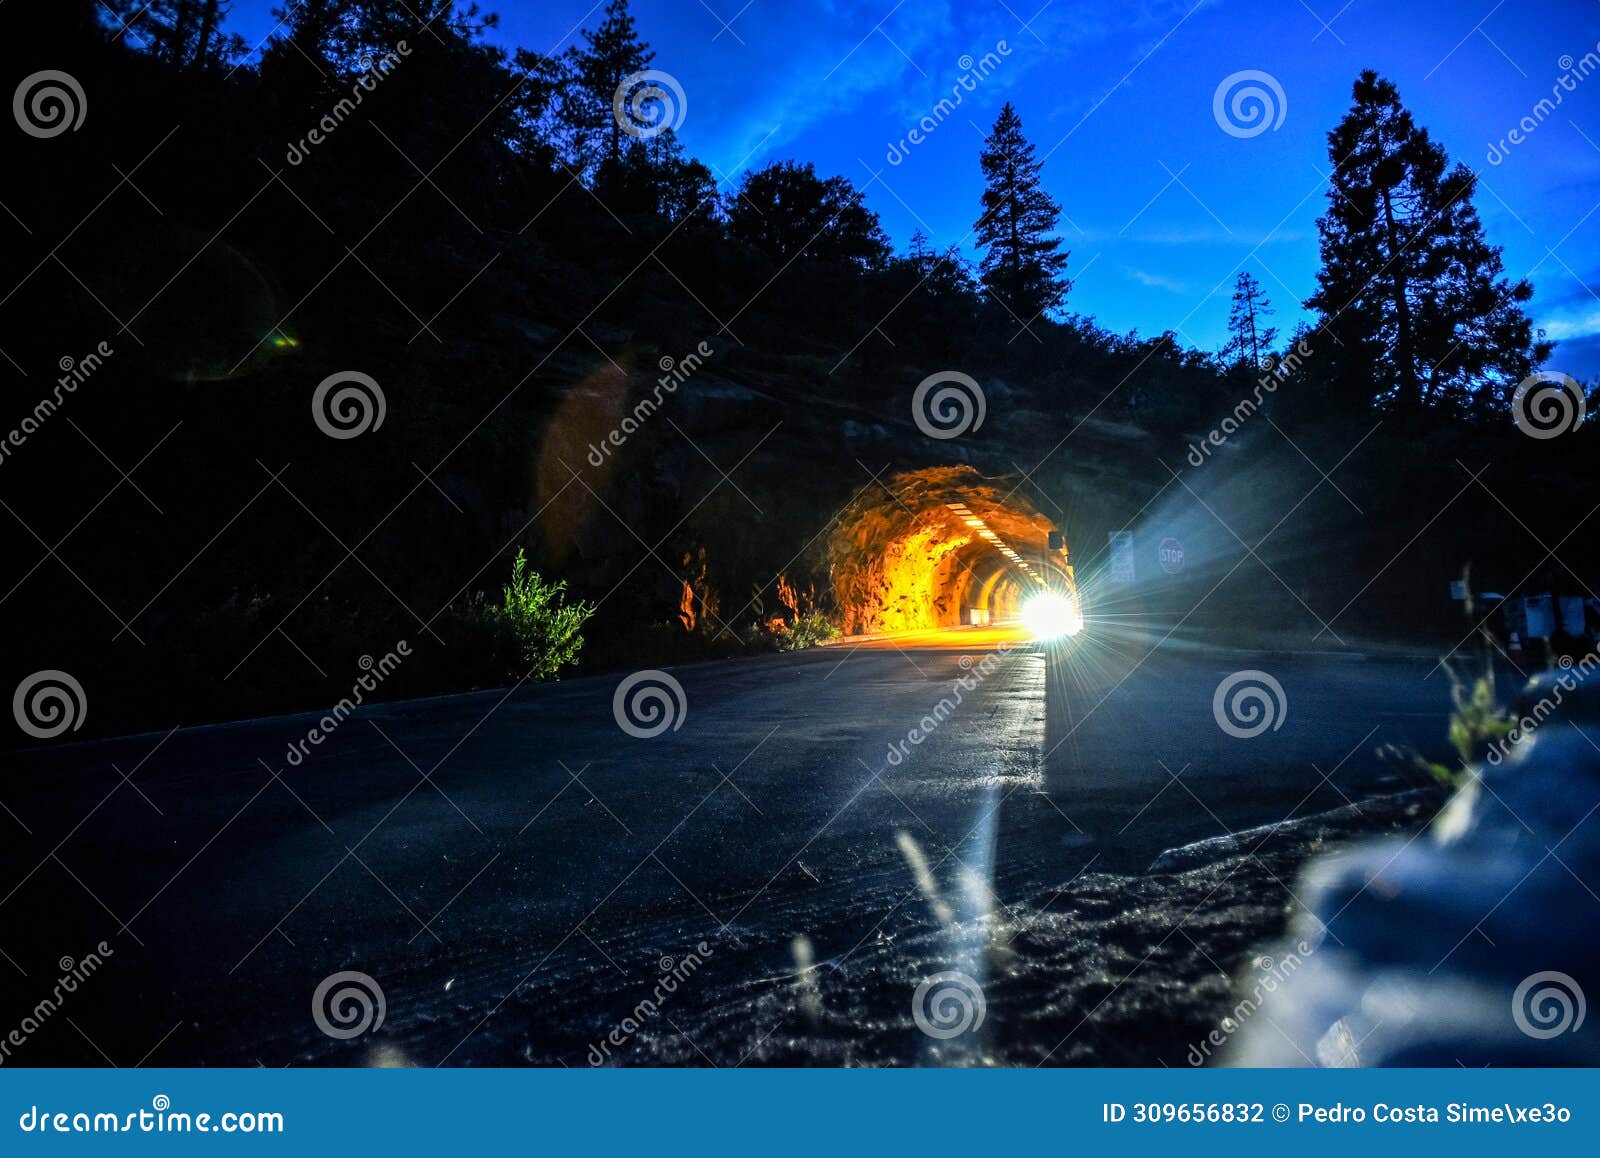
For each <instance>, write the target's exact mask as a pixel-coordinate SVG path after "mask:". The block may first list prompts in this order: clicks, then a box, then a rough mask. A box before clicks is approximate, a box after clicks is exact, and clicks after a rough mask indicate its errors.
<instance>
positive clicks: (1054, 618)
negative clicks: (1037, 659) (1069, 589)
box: [1022, 591, 1083, 639]
mask: <svg viewBox="0 0 1600 1158" xmlns="http://www.w3.org/2000/svg"><path fill="white" fill-rule="evenodd" d="M1022 622H1023V625H1024V626H1025V627H1027V629H1028V630H1029V631H1030V632H1032V633H1033V635H1034V637H1035V638H1037V639H1059V638H1060V637H1061V636H1063V635H1077V634H1078V632H1080V631H1082V630H1083V616H1082V614H1080V613H1079V611H1078V608H1077V605H1076V604H1075V603H1074V602H1073V601H1072V600H1070V599H1065V598H1063V597H1061V596H1060V595H1055V594H1052V593H1051V592H1048V591H1047V592H1044V593H1043V594H1041V595H1035V596H1034V597H1033V598H1032V599H1029V600H1028V601H1027V602H1026V603H1024V604H1023V605H1022Z"/></svg>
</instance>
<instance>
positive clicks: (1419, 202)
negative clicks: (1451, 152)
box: [1306, 70, 1552, 412]
mask: <svg viewBox="0 0 1600 1158" xmlns="http://www.w3.org/2000/svg"><path fill="white" fill-rule="evenodd" d="M1354 96H1355V103H1354V104H1353V106H1352V107H1351V109H1350V111H1349V113H1347V114H1346V115H1345V118H1344V119H1343V120H1342V121H1340V122H1339V124H1338V126H1337V127H1335V128H1334V130H1333V131H1332V132H1331V133H1329V134H1328V155H1329V159H1330V160H1331V161H1332V163H1333V175H1332V187H1331V188H1330V189H1329V191H1328V209H1327V212H1326V213H1325V214H1324V215H1323V216H1322V217H1321V218H1320V219H1319V220H1318V222H1317V227H1318V229H1319V231H1320V233H1321V247H1322V269H1321V271H1320V272H1319V273H1318V274H1317V283H1318V288H1317V292H1316V293H1315V294H1314V295H1312V297H1311V298H1309V299H1308V300H1307V302H1306V307H1307V308H1308V309H1312V310H1316V311H1318V312H1319V313H1320V314H1321V326H1320V327H1319V329H1320V330H1322V331H1324V332H1326V333H1327V334H1328V335H1330V336H1331V337H1332V338H1333V339H1335V340H1334V341H1333V342H1320V343H1319V347H1320V350H1321V353H1320V354H1319V358H1320V357H1321V356H1322V355H1324V354H1325V355H1326V356H1327V358H1328V361H1329V364H1330V366H1329V368H1330V376H1331V377H1332V379H1333V382H1334V385H1335V388H1336V389H1337V390H1338V392H1339V393H1340V394H1341V395H1342V396H1343V398H1344V400H1345V401H1346V403H1347V404H1367V403H1371V402H1373V401H1375V400H1376V401H1379V402H1382V403H1384V404H1386V405H1390V406H1393V407H1395V408H1398V409H1402V410H1415V409H1418V408H1421V407H1423V406H1439V407H1450V408H1452V409H1455V410H1457V411H1461V412H1465V411H1468V410H1479V411H1481V410H1486V409H1488V408H1490V407H1492V406H1493V405H1495V404H1497V403H1499V402H1501V401H1503V400H1504V397H1505V395H1506V394H1507V392H1508V390H1509V389H1510V388H1512V387H1514V386H1515V384H1516V383H1517V382H1518V381H1519V380H1521V379H1522V378H1524V377H1526V376H1527V375H1528V374H1529V373H1530V372H1531V371H1532V370H1533V368H1534V367H1535V366H1537V365H1538V363H1539V362H1541V361H1542V360H1543V359H1544V358H1545V357H1547V356H1548V354H1549V352H1550V350H1551V348H1552V347H1551V343H1549V342H1546V341H1544V340H1543V339H1542V335H1541V334H1535V333H1534V331H1533V327H1532V324H1531V323H1530V322H1529V320H1528V317H1527V315H1526V314H1525V313H1524V312H1523V310H1522V308H1521V306H1522V303H1524V302H1526V301H1528V300H1529V299H1530V298H1531V297H1532V296H1533V287H1532V286H1530V285H1529V284H1528V282H1527V281H1526V280H1523V281H1518V282H1514V283H1513V282H1510V281H1508V280H1507V279H1506V278H1505V277H1504V272H1505V270H1504V266H1503V265H1502V263H1501V260H1500V249H1499V248H1498V247H1497V246H1492V245H1490V244H1489V243H1488V241H1487V240H1486V239H1485V238H1484V235H1483V226H1482V223H1481V222H1480V221H1479V219H1478V214H1477V211H1476V209H1474V208H1473V204H1472V197H1473V193H1474V192H1475V190H1476V187H1477V179H1476V177H1475V175H1474V174H1473V172H1472V171H1471V170H1470V169H1468V168H1467V167H1466V166H1465V165H1456V166H1455V167H1454V168H1451V167H1450V165H1449V159H1448V157H1447V156H1446V155H1445V151H1444V149H1443V148H1442V147H1441V146H1440V145H1438V144H1437V143H1435V142H1434V141H1433V140H1432V138H1430V137H1429V135H1428V131H1427V130H1426V129H1424V128H1421V127H1419V126H1418V125H1417V124H1416V123H1415V121H1414V120H1413V119H1412V116H1411V114H1410V112H1408V111H1407V110H1406V109H1405V107H1404V106H1403V105H1402V104H1401V103H1400V95H1399V93H1398V91H1396V89H1395V86H1394V85H1393V84H1392V83H1391V82H1389V81H1387V80H1385V79H1383V78H1382V77H1380V76H1378V74H1377V73H1375V72H1372V71H1371V70H1368V71H1366V72H1363V73H1362V74H1361V76H1360V77H1359V78H1358V79H1357V80H1356V83H1355V90H1354Z"/></svg>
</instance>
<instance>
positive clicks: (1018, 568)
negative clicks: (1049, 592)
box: [827, 466, 1064, 635]
mask: <svg viewBox="0 0 1600 1158" xmlns="http://www.w3.org/2000/svg"><path fill="white" fill-rule="evenodd" d="M1020 482H1021V480H1020V479H1008V478H987V477H985V476H984V475H982V474H980V473H979V472H978V471H977V470H975V469H973V468H972V467H965V466H960V467H927V468H924V469H921V470H913V471H905V472H902V473H900V474H896V475H894V476H892V477H890V478H887V479H885V480H884V481H883V483H882V485H877V484H874V485H871V486H868V487H865V488H863V489H862V490H861V491H860V492H859V493H857V495H856V496H855V497H854V498H853V499H852V500H851V501H850V503H849V504H848V505H847V506H846V507H845V509H844V510H843V511H842V512H841V513H840V515H839V517H838V519H837V520H836V523H835V526H834V529H833V532H832V533H831V535H830V536H829V539H828V544H827V556H828V567H829V572H830V576H831V579H832V587H833V596H834V601H835V606H836V609H837V612H838V615H839V620H840V627H841V628H842V629H843V630H844V632H845V633H846V634H847V635H860V634H866V633H869V632H895V631H921V630H927V629H931V628H940V627H955V626H958V625H960V624H963V623H972V622H978V623H982V622H986V621H992V622H996V623H998V622H1001V621H1003V620H1006V619H1010V618H1014V617H1015V616H1016V614H1017V612H1018V610H1019V608H1020V606H1021V603H1022V601H1023V600H1024V599H1025V598H1026V597H1027V596H1028V595H1030V594H1032V593H1034V592H1037V591H1039V590H1040V589H1041V588H1043V587H1044V586H1045V585H1046V584H1047V583H1053V582H1054V581H1055V580H1056V578H1057V576H1056V574H1055V572H1056V570H1057V569H1058V568H1060V567H1062V566H1063V562H1064V561H1063V559H1062V557H1061V554H1060V553H1059V552H1053V551H1048V550H1047V549H1046V545H1047V542H1048V539H1049V534H1050V531H1051V530H1052V529H1053V523H1052V521H1051V520H1050V519H1048V518H1046V517H1045V516H1044V515H1043V514H1041V513H1040V512H1039V510H1038V509H1037V508H1036V507H1034V506H1033V504H1032V503H1031V502H1029V501H1028V500H1027V499H1026V498H1024V497H1023V496H1022V495H1021V493H1020V492H1019V491H1018V490H1017V489H1016V488H1017V485H1018V484H1020Z"/></svg>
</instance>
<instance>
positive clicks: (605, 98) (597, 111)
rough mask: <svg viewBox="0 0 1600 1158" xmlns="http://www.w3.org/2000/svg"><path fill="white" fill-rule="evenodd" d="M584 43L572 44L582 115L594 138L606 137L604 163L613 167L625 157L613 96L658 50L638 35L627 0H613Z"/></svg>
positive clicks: (585, 33) (587, 33)
mask: <svg viewBox="0 0 1600 1158" xmlns="http://www.w3.org/2000/svg"><path fill="white" fill-rule="evenodd" d="M583 39H584V42H585V43H584V45H583V47H580V48H574V49H573V50H572V69H573V76H574V79H575V81H576V83H577V86H578V89H579V92H580V94H581V105H580V108H581V114H580V115H581V116H582V118H583V121H584V128H585V129H587V131H588V134H589V136H590V138H591V140H598V141H599V142H601V143H602V147H603V149H604V154H603V157H602V164H604V165H609V166H610V168H611V169H612V170H613V171H615V170H616V169H617V167H618V166H619V165H620V164H621V162H622V149H623V145H624V144H625V142H624V141H623V132H622V125H621V123H620V122H619V121H618V120H617V116H616V112H615V109H614V106H613V101H614V100H615V99H616V95H617V88H618V87H619V86H620V85H621V84H622V82H623V81H624V80H626V79H627V78H628V77H630V76H632V75H633V74H634V73H636V72H641V71H643V70H644V69H646V68H648V67H650V62H651V61H652V60H654V59H655V56H656V54H655V52H654V51H653V50H652V49H651V47H650V45H649V44H648V43H646V42H645V41H643V40H641V39H640V38H639V29H638V25H637V24H636V22H635V21H634V19H633V14H632V13H630V12H629V11H628V0H611V2H610V3H609V4H607V5H606V16H605V19H604V20H603V21H601V23H600V27H598V28H596V29H595V30H594V31H593V32H590V31H589V30H588V29H584V33H583Z"/></svg>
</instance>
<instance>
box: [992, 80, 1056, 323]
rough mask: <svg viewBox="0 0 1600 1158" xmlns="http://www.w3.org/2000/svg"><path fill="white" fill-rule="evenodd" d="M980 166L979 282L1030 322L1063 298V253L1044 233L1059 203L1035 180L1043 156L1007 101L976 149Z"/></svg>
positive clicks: (1051, 225)
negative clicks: (1037, 155)
mask: <svg viewBox="0 0 1600 1158" xmlns="http://www.w3.org/2000/svg"><path fill="white" fill-rule="evenodd" d="M978 162H979V164H980V165H981V166H982V169H983V181H984V187H983V198H982V204H983V215H982V216H981V217H979V218H978V221H977V224H976V225H975V226H974V230H975V232H976V234H977V240H978V244H979V245H981V246H983V247H984V248H985V253H984V255H983V262H982V264H981V265H980V267H979V269H980V271H981V273H982V281H983V285H984V288H985V289H987V290H988V292H989V294H990V296H991V297H994V298H996V299H997V300H999V301H1000V302H1001V303H1002V304H1003V305H1004V306H1005V307H1006V309H1008V310H1010V311H1011V313H1012V314H1013V315H1015V316H1016V317H1017V319H1018V320H1019V321H1022V322H1031V321H1032V320H1033V319H1034V318H1036V317H1038V316H1039V315H1040V314H1041V313H1043V312H1044V311H1045V310H1048V309H1051V308H1053V307H1055V306H1059V305H1060V304H1061V303H1062V302H1063V301H1065V300H1066V296H1067V290H1068V289H1069V288H1071V283H1070V282H1069V281H1068V280H1067V278H1066V276H1065V271H1066V267H1067V258H1068V257H1069V256H1070V255H1069V254H1067V253H1061V252H1057V251H1058V250H1059V249H1060V247H1061V239H1060V238H1058V237H1051V236H1049V235H1050V234H1051V233H1052V232H1054V230H1055V228H1056V224H1057V222H1058V221H1059V220H1060V217H1061V206H1060V205H1058V204H1057V203H1056V201H1055V199H1054V198H1052V197H1051V196H1050V194H1048V193H1046V192H1045V190H1044V186H1043V185H1042V184H1040V180H1039V171H1040V169H1041V168H1042V167H1043V164H1044V163H1043V162H1042V161H1039V160H1037V159H1036V158H1035V157H1034V151H1033V145H1032V144H1031V143H1030V142H1029V141H1028V140H1027V138H1025V137H1024V136H1023V135H1022V118H1021V117H1020V116H1018V115H1017V110H1016V109H1015V108H1014V107H1012V104H1011V102H1010V101H1007V102H1006V104H1005V107H1004V108H1002V109H1001V110H1000V115H999V117H998V118H996V120H995V122H994V128H993V129H992V130H991V131H990V133H989V136H988V137H987V138H986V139H985V140H984V143H983V152H982V153H981V154H979V158H978Z"/></svg>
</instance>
